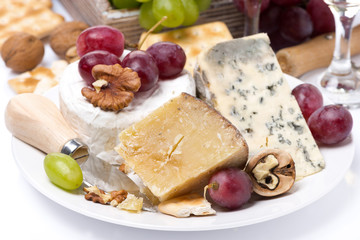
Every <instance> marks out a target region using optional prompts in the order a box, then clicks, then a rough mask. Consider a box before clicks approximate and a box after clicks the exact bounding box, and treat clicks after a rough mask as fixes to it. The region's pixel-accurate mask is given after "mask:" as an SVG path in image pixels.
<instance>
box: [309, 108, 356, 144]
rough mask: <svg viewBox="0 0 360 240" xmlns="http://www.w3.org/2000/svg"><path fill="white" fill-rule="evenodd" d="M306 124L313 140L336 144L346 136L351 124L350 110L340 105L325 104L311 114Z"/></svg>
mask: <svg viewBox="0 0 360 240" xmlns="http://www.w3.org/2000/svg"><path fill="white" fill-rule="evenodd" d="M308 125H309V128H310V131H311V133H312V135H313V136H314V138H315V140H316V141H317V142H319V143H323V144H329V145H330V144H336V143H339V142H341V141H343V140H344V139H345V138H347V137H348V136H349V134H350V132H351V129H352V126H353V119H352V116H351V114H350V112H349V111H348V110H347V109H346V108H345V107H342V106H340V105H327V106H323V107H321V108H319V109H318V110H316V111H315V112H314V113H313V114H311V116H310V118H309V120H308Z"/></svg>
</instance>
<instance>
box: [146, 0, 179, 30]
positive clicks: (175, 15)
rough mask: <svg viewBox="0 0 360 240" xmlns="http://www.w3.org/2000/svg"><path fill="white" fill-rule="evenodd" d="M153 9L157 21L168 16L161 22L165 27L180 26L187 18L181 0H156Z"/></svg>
mask: <svg viewBox="0 0 360 240" xmlns="http://www.w3.org/2000/svg"><path fill="white" fill-rule="evenodd" d="M152 10H153V13H154V16H155V18H156V20H157V21H160V20H161V19H162V18H163V17H164V16H167V19H166V20H165V21H164V22H163V23H162V24H161V25H163V26H165V27H170V28H173V27H178V26H180V25H181V24H182V23H183V21H184V18H185V14H184V7H183V5H182V3H181V0H154V1H153V8H152Z"/></svg>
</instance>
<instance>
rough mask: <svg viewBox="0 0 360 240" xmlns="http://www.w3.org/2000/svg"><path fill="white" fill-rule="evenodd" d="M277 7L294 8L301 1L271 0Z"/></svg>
mask: <svg viewBox="0 0 360 240" xmlns="http://www.w3.org/2000/svg"><path fill="white" fill-rule="evenodd" d="M271 1H272V2H273V3H275V4H277V5H279V6H294V5H296V4H298V3H300V2H301V0H271Z"/></svg>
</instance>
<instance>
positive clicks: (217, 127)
mask: <svg viewBox="0 0 360 240" xmlns="http://www.w3.org/2000/svg"><path fill="white" fill-rule="evenodd" d="M119 137H120V144H119V146H118V148H117V151H118V153H119V154H120V155H121V156H122V157H123V158H124V160H125V162H126V164H127V165H128V166H129V167H130V168H132V169H133V170H134V172H135V173H137V175H138V176H139V177H140V178H141V179H142V181H143V183H144V184H145V185H146V186H147V187H148V188H149V189H150V191H151V192H152V194H153V195H155V196H156V197H157V198H158V199H159V200H160V201H164V200H167V199H170V198H173V197H176V196H180V195H183V194H185V193H187V192H189V191H191V190H193V189H194V188H199V187H203V186H204V184H205V183H207V180H208V177H209V175H210V174H211V173H212V172H214V171H215V170H217V169H219V168H221V167H226V166H239V167H244V165H245V163H246V161H247V158H248V147H247V144H246V142H245V141H244V139H243V137H242V136H241V134H240V132H239V131H238V130H237V129H236V128H235V127H234V126H233V125H232V124H231V123H230V122H229V121H227V120H226V119H225V118H223V117H222V116H221V115H220V114H219V113H218V112H217V111H216V110H214V109H213V108H211V107H210V106H208V105H207V104H205V103H204V102H203V101H201V100H199V99H196V98H194V97H192V96H190V95H188V94H185V93H182V94H181V95H180V96H178V97H175V98H173V99H172V100H170V101H168V102H167V103H165V104H164V105H163V106H162V107H160V108H158V109H157V110H155V111H154V112H152V113H151V114H150V115H148V116H147V117H146V118H145V119H143V120H142V121H140V122H137V123H135V124H134V125H132V126H130V127H129V128H127V129H126V130H124V131H122V132H121V133H120V136H119Z"/></svg>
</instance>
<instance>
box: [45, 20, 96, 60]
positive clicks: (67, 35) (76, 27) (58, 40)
mask: <svg viewBox="0 0 360 240" xmlns="http://www.w3.org/2000/svg"><path fill="white" fill-rule="evenodd" d="M88 27H89V25H87V24H86V23H84V22H80V21H72V22H64V23H62V24H60V25H59V26H58V27H57V29H56V30H54V31H53V32H52V33H51V34H50V47H51V48H52V49H53V50H54V52H55V53H56V54H57V55H58V56H59V57H61V58H63V59H65V57H66V52H67V51H68V50H69V49H70V48H71V47H74V46H75V45H76V40H77V38H78V36H79V35H80V33H81V32H82V31H84V30H85V29H86V28H88Z"/></svg>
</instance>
